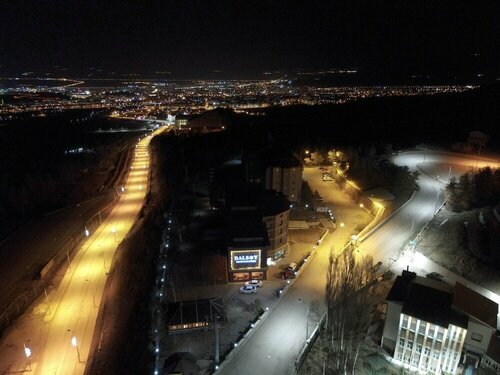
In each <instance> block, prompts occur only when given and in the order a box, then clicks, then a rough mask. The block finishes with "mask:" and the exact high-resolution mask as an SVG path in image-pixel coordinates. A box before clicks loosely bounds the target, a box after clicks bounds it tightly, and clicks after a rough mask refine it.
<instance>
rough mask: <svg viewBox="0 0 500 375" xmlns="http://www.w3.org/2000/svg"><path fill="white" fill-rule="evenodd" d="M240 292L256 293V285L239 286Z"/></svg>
mask: <svg viewBox="0 0 500 375" xmlns="http://www.w3.org/2000/svg"><path fill="white" fill-rule="evenodd" d="M240 293H243V294H250V293H257V287H256V286H254V285H245V286H242V287H241V288H240Z"/></svg>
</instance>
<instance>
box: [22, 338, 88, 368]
mask: <svg viewBox="0 0 500 375" xmlns="http://www.w3.org/2000/svg"><path fill="white" fill-rule="evenodd" d="M68 332H70V333H71V339H70V343H71V345H72V346H73V347H75V348H76V354H77V356H78V363H82V361H81V359H80V349H79V348H78V340H77V338H76V336H75V335H74V334H73V331H72V330H71V329H68ZM29 342H30V340H27V341H25V342H24V343H23V350H24V356H25V357H26V359H27V361H28V370H29V371H31V356H32V354H33V353H32V351H31V348H30V347H29V346H28V343H29Z"/></svg>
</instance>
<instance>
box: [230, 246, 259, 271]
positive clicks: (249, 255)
mask: <svg viewBox="0 0 500 375" xmlns="http://www.w3.org/2000/svg"><path fill="white" fill-rule="evenodd" d="M230 257H231V270H245V269H255V268H260V257H261V250H260V249H256V250H232V251H231V253H230Z"/></svg>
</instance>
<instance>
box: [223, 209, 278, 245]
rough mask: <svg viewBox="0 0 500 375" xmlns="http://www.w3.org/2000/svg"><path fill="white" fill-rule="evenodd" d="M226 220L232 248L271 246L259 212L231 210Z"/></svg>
mask: <svg viewBox="0 0 500 375" xmlns="http://www.w3.org/2000/svg"><path fill="white" fill-rule="evenodd" d="M226 220H227V221H226V227H227V229H228V237H229V238H228V243H229V245H230V246H232V247H255V246H258V247H264V246H268V245H269V238H268V236H267V231H266V228H265V226H264V223H263V222H262V216H261V215H260V212H259V211H258V210H229V211H228V213H227V216H226Z"/></svg>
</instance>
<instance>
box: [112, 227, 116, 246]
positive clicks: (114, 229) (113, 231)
mask: <svg viewBox="0 0 500 375" xmlns="http://www.w3.org/2000/svg"><path fill="white" fill-rule="evenodd" d="M111 233H113V234H114V236H115V242H116V228H115V227H113V228H111Z"/></svg>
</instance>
